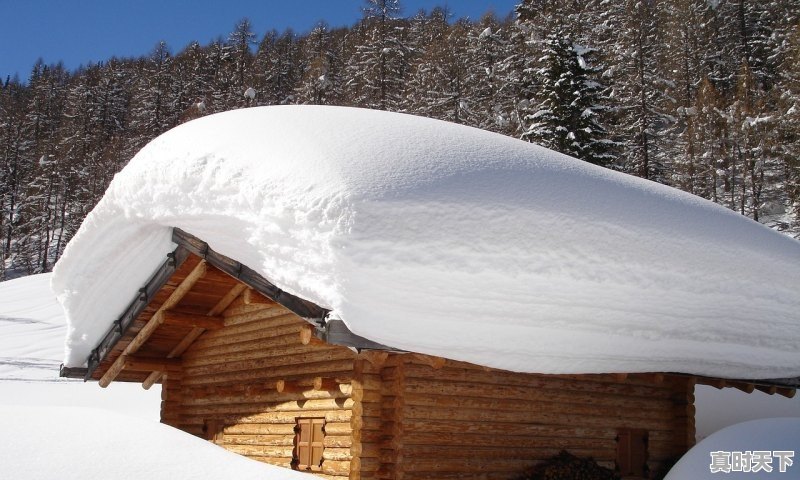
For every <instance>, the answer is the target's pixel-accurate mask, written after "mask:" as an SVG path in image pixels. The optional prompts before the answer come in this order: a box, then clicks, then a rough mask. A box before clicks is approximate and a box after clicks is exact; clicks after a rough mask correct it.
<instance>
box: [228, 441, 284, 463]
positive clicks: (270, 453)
mask: <svg viewBox="0 0 800 480" xmlns="http://www.w3.org/2000/svg"><path fill="white" fill-rule="evenodd" d="M221 446H223V447H224V448H225V450H228V451H230V452H233V453H238V454H239V455H245V456H263V457H273V458H283V459H286V460H289V461H291V459H292V449H293V447H292V446H288V447H271V446H266V445H239V444H235V443H229V442H227V441H223V442H222V443H221Z"/></svg>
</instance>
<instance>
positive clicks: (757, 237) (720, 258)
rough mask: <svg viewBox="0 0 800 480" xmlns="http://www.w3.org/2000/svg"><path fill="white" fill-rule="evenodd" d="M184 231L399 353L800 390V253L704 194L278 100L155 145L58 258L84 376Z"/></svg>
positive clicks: (455, 131)
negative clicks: (777, 383) (798, 381)
mask: <svg viewBox="0 0 800 480" xmlns="http://www.w3.org/2000/svg"><path fill="white" fill-rule="evenodd" d="M172 227H179V228H181V229H183V230H186V231H187V232H189V233H191V234H193V235H195V236H197V237H199V238H201V239H203V240H205V241H207V242H208V243H209V244H210V246H211V248H213V249H214V250H216V251H218V252H220V253H222V254H223V255H226V256H229V257H231V258H234V259H236V260H238V261H240V262H242V263H243V264H245V265H247V266H249V267H251V268H253V269H255V270H257V271H258V272H260V273H261V274H262V275H263V276H264V277H266V278H267V279H269V280H270V281H272V282H273V283H275V284H276V285H278V286H279V287H281V288H283V289H285V290H286V291H288V292H291V293H293V294H295V295H298V296H300V297H303V298H305V299H308V300H311V301H313V302H316V303H317V304H319V305H321V306H324V307H327V308H331V309H333V310H334V311H335V312H336V314H337V315H338V316H339V317H340V318H342V319H343V320H344V321H345V322H346V323H347V325H348V326H349V327H350V328H351V329H352V330H353V331H354V332H355V333H357V334H359V335H362V336H364V337H367V338H369V339H372V340H374V341H377V342H380V343H383V344H386V345H390V346H392V347H395V348H399V349H404V350H410V351H416V352H422V353H427V354H432V355H439V356H443V357H448V358H453V359H457V360H464V361H469V362H474V363H477V364H482V365H487V366H491V367H496V368H502V369H507V370H513V371H526V372H541V373H591V372H644V371H679V372H687V373H695V374H703V375H713V376H721V377H738V378H753V377H760V378H764V377H785V376H797V375H800V348H799V347H800V313H799V312H800V294H798V292H800V243H798V242H797V241H795V240H793V239H790V238H787V237H785V236H782V235H780V234H779V233H776V232H774V231H772V230H770V229H768V228H766V227H764V226H762V225H760V224H758V223H756V222H753V221H751V220H749V219H747V218H744V217H742V216H739V215H738V214H736V213H734V212H731V211H728V210H726V209H725V208H723V207H721V206H718V205H715V204H713V203H711V202H708V201H705V200H703V199H700V198H698V197H694V196H692V195H689V194H686V193H683V192H680V191H677V190H674V189H671V188H668V187H664V186H661V185H657V184H655V183H651V182H648V181H645V180H641V179H637V178H634V177H630V176H626V175H623V174H620V173H616V172H612V171H610V170H605V169H602V168H600V167H595V166H592V165H590V164H587V163H584V162H581V161H578V160H575V159H573V158H570V157H567V156H564V155H560V154H557V153H554V152H552V151H549V150H547V149H544V148H542V147H539V146H536V145H532V144H529V143H526V142H522V141H519V140H514V139H512V138H508V137H504V136H501V135H497V134H494V133H490V132H486V131H481V130H477V129H473V128H469V127H464V126H460V125H455V124H450V123H445V122H441V121H437V120H431V119H425V118H419V117H414V116H410V115H403V114H396V113H387V112H379V111H369V110H359V109H352V108H341V107H319V106H279V107H260V108H252V109H244V110H237V111H231V112H226V113H221V114H217V115H212V116H208V117H204V118H201V119H198V120H195V121H192V122H190V123H187V124H184V125H181V126H179V127H177V128H175V129H173V130H171V131H169V132H167V133H165V134H164V135H162V136H160V137H159V138H157V139H156V140H154V141H152V142H151V143H150V144H148V145H147V146H146V147H145V148H144V149H142V151H141V152H140V153H139V154H137V155H136V157H135V158H134V159H133V160H131V162H130V164H129V165H128V166H127V167H126V168H125V169H124V170H123V171H122V172H120V173H119V174H118V175H117V176H116V177H115V179H114V180H113V182H112V183H111V185H110V187H109V189H108V191H107V192H106V194H105V196H104V198H103V199H102V200H101V201H100V202H99V204H98V205H97V206H96V208H95V209H94V210H93V211H92V212H91V213H90V214H89V216H88V217H87V218H86V220H85V221H84V223H83V225H82V226H81V228H80V229H79V231H78V233H77V234H76V235H75V237H74V239H73V240H72V241H71V242H70V244H69V245H68V247H67V249H66V251H65V253H64V256H63V257H62V259H61V260H60V261H59V263H58V264H57V265H56V269H55V273H54V277H53V288H54V290H55V292H56V293H57V295H58V298H59V301H60V302H61V303H62V305H63V306H64V308H65V310H66V314H67V321H68V324H69V332H68V338H67V342H66V347H67V352H66V363H67V364H68V365H70V366H78V365H81V364H82V363H84V361H85V359H86V357H87V355H88V354H89V352H90V350H91V349H92V348H93V347H94V346H95V345H96V344H97V342H98V340H99V339H100V338H101V336H102V335H103V334H104V333H105V331H106V330H107V329H108V328H109V326H110V325H111V322H113V320H115V319H116V316H117V315H119V314H120V313H121V312H122V311H123V309H124V308H125V306H126V305H127V304H128V303H129V302H130V301H131V300H132V299H133V297H134V296H135V295H136V291H137V289H138V288H140V287H141V286H142V285H143V284H144V283H145V281H146V280H147V278H148V277H149V276H150V275H151V274H152V273H153V272H154V271H155V269H156V267H157V266H158V265H159V264H161V263H162V262H163V261H164V260H165V258H166V254H167V253H168V252H170V251H171V250H172V249H174V247H175V246H174V245H173V244H172V242H171V241H170V232H171V228H172Z"/></svg>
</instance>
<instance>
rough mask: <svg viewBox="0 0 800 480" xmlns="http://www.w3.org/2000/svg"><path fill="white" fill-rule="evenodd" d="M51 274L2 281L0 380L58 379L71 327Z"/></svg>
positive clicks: (0, 298)
mask: <svg viewBox="0 0 800 480" xmlns="http://www.w3.org/2000/svg"><path fill="white" fill-rule="evenodd" d="M50 277H51V274H49V273H45V274H41V275H31V276H29V277H23V278H18V279H15V280H9V281H6V282H3V283H0V380H25V381H56V380H58V367H59V365H60V364H61V360H62V359H63V356H64V336H65V335H66V333H67V328H66V322H65V321H64V312H63V310H62V309H61V305H59V304H58V301H57V300H56V298H55V296H54V295H53V294H52V293H51V292H50Z"/></svg>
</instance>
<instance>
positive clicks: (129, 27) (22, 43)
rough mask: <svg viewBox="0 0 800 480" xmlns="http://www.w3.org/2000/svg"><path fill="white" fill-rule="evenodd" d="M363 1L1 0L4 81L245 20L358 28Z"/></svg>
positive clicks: (217, 32)
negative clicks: (39, 65) (39, 63)
mask: <svg viewBox="0 0 800 480" xmlns="http://www.w3.org/2000/svg"><path fill="white" fill-rule="evenodd" d="M519 1H520V0H449V1H448V0H401V2H400V4H401V6H402V8H403V10H402V12H401V14H402V15H403V16H410V15H413V14H414V13H416V12H417V11H418V10H419V9H421V8H424V9H426V10H431V9H432V8H433V7H435V6H437V5H446V6H447V7H448V8H449V9H450V10H451V11H452V12H453V14H454V16H455V17H456V18H458V17H470V18H473V19H478V18H480V17H481V16H482V15H483V13H484V12H486V11H487V10H490V9H491V10H493V11H494V12H495V13H497V14H498V15H499V16H501V17H502V16H505V15H507V14H508V13H510V12H511V11H512V10H513V8H514V5H516V4H517V3H519ZM362 6H364V2H363V0H227V1H212V0H0V12H3V13H2V15H0V79H2V80H3V81H5V78H6V76H8V75H11V76H13V75H14V74H19V77H20V79H21V80H23V81H25V80H26V79H27V77H28V75H29V73H30V70H31V67H32V66H33V64H34V63H35V62H36V60H37V59H38V58H40V57H41V58H42V59H43V60H44V61H45V63H56V62H58V61H63V62H64V64H65V65H66V66H67V68H70V69H74V68H76V67H78V66H79V65H81V64H87V63H90V62H97V61H100V60H105V59H107V58H110V57H112V56H118V57H131V56H133V57H136V56H140V55H144V54H147V53H148V52H150V51H151V50H152V48H153V47H154V46H155V45H156V43H157V42H158V41H159V40H165V41H166V42H167V44H168V45H169V46H170V48H171V49H172V51H173V52H177V51H180V50H181V49H182V48H183V47H184V46H186V45H187V44H188V43H189V42H190V41H191V40H197V41H198V42H200V43H201V44H206V43H208V42H209V41H211V40H213V39H215V38H217V37H220V36H221V37H223V38H225V37H227V35H228V33H230V31H231V30H232V29H233V27H234V25H235V24H236V23H237V22H238V21H239V20H241V19H242V18H244V17H247V18H249V19H250V21H251V23H252V24H253V28H254V30H255V31H256V33H257V34H258V36H259V37H261V35H263V33H264V32H266V31H268V30H271V29H273V28H274V29H277V30H279V31H283V30H284V29H286V28H289V27H291V28H293V29H294V30H295V31H297V32H306V31H308V30H309V29H310V28H311V27H312V26H313V25H314V24H315V23H317V22H318V21H319V20H325V21H326V22H328V24H330V25H331V26H342V25H351V24H352V23H354V22H355V21H356V20H358V19H359V18H360V17H361V7H362Z"/></svg>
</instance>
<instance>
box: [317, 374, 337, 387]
mask: <svg viewBox="0 0 800 480" xmlns="http://www.w3.org/2000/svg"><path fill="white" fill-rule="evenodd" d="M313 386H314V390H337V389H338V388H339V382H338V381H337V380H336V379H335V378H323V377H314V383H313Z"/></svg>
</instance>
